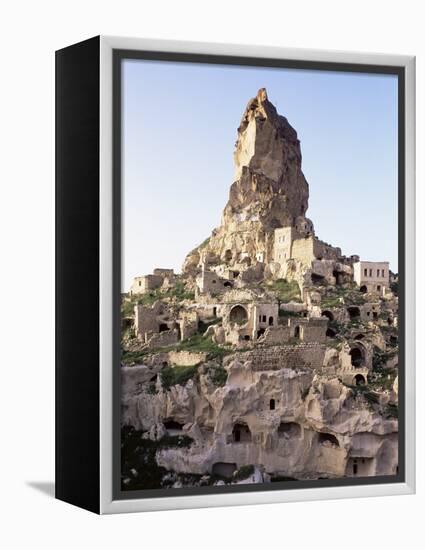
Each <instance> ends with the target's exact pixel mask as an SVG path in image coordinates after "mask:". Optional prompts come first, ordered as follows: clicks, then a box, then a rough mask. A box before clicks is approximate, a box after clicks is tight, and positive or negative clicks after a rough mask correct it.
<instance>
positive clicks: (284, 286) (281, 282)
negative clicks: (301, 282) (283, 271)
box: [266, 279, 302, 303]
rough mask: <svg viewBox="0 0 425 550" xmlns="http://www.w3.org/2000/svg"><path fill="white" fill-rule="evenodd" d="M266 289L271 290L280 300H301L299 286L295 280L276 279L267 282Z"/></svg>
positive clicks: (284, 301) (285, 301)
mask: <svg viewBox="0 0 425 550" xmlns="http://www.w3.org/2000/svg"><path fill="white" fill-rule="evenodd" d="M266 289H267V290H269V291H271V292H273V293H274V294H275V295H276V298H277V299H278V300H279V301H280V302H283V303H288V302H302V300H301V293H300V287H299V286H298V283H297V282H296V281H287V280H286V279H278V280H277V281H273V282H272V283H268V284H267V286H266Z"/></svg>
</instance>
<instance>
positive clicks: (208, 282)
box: [196, 265, 234, 296]
mask: <svg viewBox="0 0 425 550" xmlns="http://www.w3.org/2000/svg"><path fill="white" fill-rule="evenodd" d="M233 284H234V283H233V280H229V279H224V278H222V277H220V276H219V275H218V274H217V273H215V272H214V271H210V270H208V269H206V268H205V265H203V266H202V271H201V273H200V274H199V275H198V277H197V278H196V288H197V291H198V292H199V293H201V294H207V293H208V294H211V295H212V296H215V295H217V294H221V293H222V292H224V291H226V290H229V289H231V288H233Z"/></svg>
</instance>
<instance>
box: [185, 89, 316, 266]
mask: <svg viewBox="0 0 425 550" xmlns="http://www.w3.org/2000/svg"><path fill="white" fill-rule="evenodd" d="M234 162H235V181H234V183H233V184H232V185H231V188H230V194H229V200H228V202H227V204H226V206H225V208H224V211H223V216H222V220H221V225H220V227H219V228H217V229H215V230H214V231H213V233H212V236H211V238H210V240H209V242H208V245H207V246H204V247H203V249H202V250H203V254H204V256H205V254H209V255H210V256H211V257H215V258H216V260H220V261H224V262H226V263H227V264H229V265H236V264H239V263H241V262H245V263H246V264H248V265H252V263H253V262H255V261H257V260H258V258H259V257H261V258H264V259H266V258H267V257H268V256H269V255H270V252H271V249H272V247H273V238H274V230H275V229H276V228H278V227H285V226H293V225H295V224H296V222H297V220H299V219H300V218H304V216H305V213H306V210H307V207H308V183H307V181H306V179H305V177H304V174H303V173H302V171H301V148H300V142H299V140H298V137H297V133H296V131H295V130H294V128H292V126H291V125H290V124H289V122H288V121H287V119H286V118H285V117H283V116H281V115H279V114H278V113H277V111H276V108H275V107H274V105H273V104H272V103H271V102H270V101H269V100H268V97H267V92H266V90H265V88H261V89H260V90H259V91H258V93H257V95H256V97H254V98H253V99H251V100H250V101H249V102H248V105H247V107H246V109H245V112H244V114H243V116H242V120H241V123H240V126H239V128H238V138H237V142H236V149H235V152H234ZM200 253H201V251H200V250H199V249H198V250H195V251H193V252H192V253H191V255H190V256H192V258H190V257H187V259H186V262H185V266H184V267H185V268H186V267H188V265H189V264H190V265H191V266H193V265H194V263H195V262H196V255H198V257H199V256H200Z"/></svg>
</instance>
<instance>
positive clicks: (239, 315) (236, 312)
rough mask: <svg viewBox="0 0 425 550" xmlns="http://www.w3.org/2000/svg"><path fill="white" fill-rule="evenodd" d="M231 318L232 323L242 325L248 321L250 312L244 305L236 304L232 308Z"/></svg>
mask: <svg viewBox="0 0 425 550" xmlns="http://www.w3.org/2000/svg"><path fill="white" fill-rule="evenodd" d="M229 319H230V322H231V323H237V324H238V325H242V324H244V323H246V322H247V321H248V312H247V310H246V309H245V308H244V307H242V306H234V307H233V308H232V309H231V310H230V315H229Z"/></svg>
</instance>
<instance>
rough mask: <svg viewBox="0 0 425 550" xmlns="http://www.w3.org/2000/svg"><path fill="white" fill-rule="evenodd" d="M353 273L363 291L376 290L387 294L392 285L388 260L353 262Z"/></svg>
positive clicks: (380, 293) (381, 293) (383, 294)
mask: <svg viewBox="0 0 425 550" xmlns="http://www.w3.org/2000/svg"><path fill="white" fill-rule="evenodd" d="M353 275H354V281H355V282H356V283H357V284H358V286H359V287H360V290H361V292H375V293H377V294H379V295H381V296H385V293H386V292H387V291H388V289H389V287H390V264H389V263H388V262H363V261H360V262H356V263H354V264H353Z"/></svg>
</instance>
